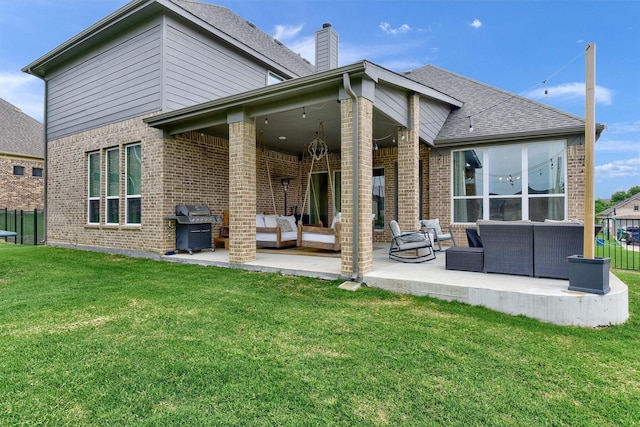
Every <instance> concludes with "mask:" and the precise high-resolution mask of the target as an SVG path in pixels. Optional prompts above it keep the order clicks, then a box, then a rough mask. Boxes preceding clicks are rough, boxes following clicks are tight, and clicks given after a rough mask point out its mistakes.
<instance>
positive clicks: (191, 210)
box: [176, 205, 211, 216]
mask: <svg viewBox="0 0 640 427" xmlns="http://www.w3.org/2000/svg"><path fill="white" fill-rule="evenodd" d="M176 215H184V216H211V209H209V207H208V206H207V205H177V206H176Z"/></svg>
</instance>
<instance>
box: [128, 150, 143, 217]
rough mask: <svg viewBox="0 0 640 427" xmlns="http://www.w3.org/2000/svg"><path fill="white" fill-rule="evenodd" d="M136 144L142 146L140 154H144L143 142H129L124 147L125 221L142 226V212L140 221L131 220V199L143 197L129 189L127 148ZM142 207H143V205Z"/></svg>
mask: <svg viewBox="0 0 640 427" xmlns="http://www.w3.org/2000/svg"><path fill="white" fill-rule="evenodd" d="M135 146H140V155H142V144H140V143H136V144H129V145H126V146H125V147H124V153H125V155H124V162H125V164H124V192H125V204H124V218H125V223H126V224H127V225H134V226H136V225H137V226H140V225H142V213H141V214H140V222H129V200H132V199H140V200H141V199H142V194H128V189H129V186H128V185H127V183H128V182H129V181H128V179H129V176H128V174H129V168H128V166H129V165H128V163H129V156H128V155H127V149H128V148H130V147H135ZM140 173H142V171H140ZM140 180H142V176H141V177H140ZM141 208H142V207H141Z"/></svg>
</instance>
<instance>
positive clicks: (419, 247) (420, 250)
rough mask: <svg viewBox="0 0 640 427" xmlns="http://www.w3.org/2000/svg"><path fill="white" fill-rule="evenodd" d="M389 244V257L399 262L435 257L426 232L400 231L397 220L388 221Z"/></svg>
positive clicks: (420, 260) (419, 260) (422, 260)
mask: <svg viewBox="0 0 640 427" xmlns="http://www.w3.org/2000/svg"><path fill="white" fill-rule="evenodd" d="M389 228H390V229H391V235H392V240H391V246H390V247H389V259H392V260H395V261H400V262H424V261H430V260H432V259H435V258H436V254H435V253H434V252H433V244H432V243H431V238H429V234H428V233H423V232H421V231H408V232H404V233H403V232H401V231H400V226H399V225H398V222H397V221H391V222H390V223H389Z"/></svg>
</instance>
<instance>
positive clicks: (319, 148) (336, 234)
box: [298, 122, 342, 251]
mask: <svg viewBox="0 0 640 427" xmlns="http://www.w3.org/2000/svg"><path fill="white" fill-rule="evenodd" d="M323 137H324V127H323V125H322V122H320V125H319V127H318V132H317V135H316V138H315V139H314V140H313V141H311V142H310V143H309V144H307V146H306V147H305V149H304V151H303V159H304V158H305V157H306V158H310V159H311V167H310V169H309V174H308V178H307V192H306V193H305V197H304V201H303V203H302V214H303V217H304V212H305V208H306V203H307V196H308V195H309V196H310V198H311V199H312V201H313V202H314V203H315V207H316V211H317V210H318V205H319V204H318V195H317V194H316V189H315V188H314V186H313V181H312V179H311V174H312V173H313V166H314V164H315V162H316V160H317V161H320V160H322V158H324V159H325V160H326V162H327V174H328V175H329V188H330V189H331V191H332V192H333V182H332V179H331V168H330V166H329V148H328V146H327V143H326V142H325V141H324V140H323V139H322V138H323ZM331 202H332V207H333V211H332V212H333V213H334V217H333V221H332V222H331V225H330V227H328V228H327V227H323V226H322V225H323V224H322V222H320V226H316V225H308V224H307V225H305V224H303V221H302V220H300V221H298V246H302V247H305V248H316V249H325V250H330V251H339V250H340V249H341V245H340V225H341V219H342V217H341V214H340V212H336V206H335V199H334V197H331Z"/></svg>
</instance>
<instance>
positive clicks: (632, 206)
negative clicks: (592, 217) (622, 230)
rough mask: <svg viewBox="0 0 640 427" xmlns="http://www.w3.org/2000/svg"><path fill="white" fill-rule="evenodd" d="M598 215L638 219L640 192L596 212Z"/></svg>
mask: <svg viewBox="0 0 640 427" xmlns="http://www.w3.org/2000/svg"><path fill="white" fill-rule="evenodd" d="M598 216H599V217H608V218H616V219H638V220H640V193H637V194H634V195H633V196H631V197H629V198H628V199H625V200H623V201H621V202H620V203H617V204H615V205H614V206H611V207H610V208H608V209H605V210H603V211H602V212H600V213H598Z"/></svg>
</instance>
